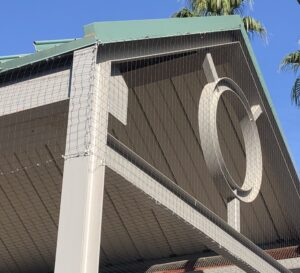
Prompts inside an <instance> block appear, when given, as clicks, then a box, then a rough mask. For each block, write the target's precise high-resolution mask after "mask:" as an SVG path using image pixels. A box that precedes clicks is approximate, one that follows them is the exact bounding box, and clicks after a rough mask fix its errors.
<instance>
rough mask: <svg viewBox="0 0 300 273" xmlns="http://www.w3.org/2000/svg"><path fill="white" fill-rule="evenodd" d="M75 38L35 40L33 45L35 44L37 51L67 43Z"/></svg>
mask: <svg viewBox="0 0 300 273" xmlns="http://www.w3.org/2000/svg"><path fill="white" fill-rule="evenodd" d="M75 40H76V39H64V40H48V41H34V42H33V45H34V48H35V51H42V50H45V49H49V48H51V47H55V46H59V45H62V44H66V43H69V42H72V41H75Z"/></svg>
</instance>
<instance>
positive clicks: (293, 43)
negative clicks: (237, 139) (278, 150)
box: [0, 0, 300, 170]
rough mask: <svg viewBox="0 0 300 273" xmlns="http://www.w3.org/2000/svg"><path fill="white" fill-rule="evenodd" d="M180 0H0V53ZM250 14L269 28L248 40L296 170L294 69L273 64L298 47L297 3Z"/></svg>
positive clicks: (299, 130)
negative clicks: (283, 69) (264, 38)
mask: <svg viewBox="0 0 300 273" xmlns="http://www.w3.org/2000/svg"><path fill="white" fill-rule="evenodd" d="M271 3H275V4H273V5H271ZM183 4H184V1H180V0H179V1H178V0H151V1H145V0H114V1H104V0H98V1H95V0H84V1H78V0H77V1H74V0H73V1H70V0H60V1H58V0H52V1H36V0H27V1H24V0H18V1H17V0H10V1H1V16H0V34H1V43H0V55H10V54H19V53H27V52H32V51H33V47H32V42H33V41H34V40H48V39H62V38H73V37H81V36H82V26H83V25H85V24H88V23H91V22H94V21H111V20H129V19H153V18H166V17H169V16H170V15H171V14H172V13H173V12H175V11H176V10H178V9H180V8H181V7H182V6H183ZM251 15H253V16H254V17H256V18H257V19H259V20H261V21H263V22H264V24H265V26H266V27H267V29H268V40H269V41H268V44H266V43H264V42H262V41H261V40H259V39H252V44H253V48H254V51H255V53H256V56H257V59H258V63H259V64H260V67H261V69H262V72H263V74H264V77H265V80H266V83H267V86H268V88H269V91H270V93H271V97H272V100H273V103H274V105H275V108H276V111H277V113H278V116H279V120H280V123H281V125H282V128H283V131H284V134H285V136H286V139H287V141H288V145H289V147H290V150H291V151H292V156H293V158H294V160H295V162H296V165H297V169H298V170H300V126H299V125H300V109H296V108H295V107H294V106H292V105H291V101H290V88H291V86H292V84H293V81H294V80H295V75H294V74H293V73H292V72H290V73H282V72H279V70H278V67H279V63H280V61H281V59H282V57H283V56H284V55H285V54H287V53H288V52H291V51H294V50H296V49H299V48H300V45H299V39H300V28H299V18H300V6H299V5H298V4H297V1H296V0H276V1H271V0H257V1H255V3H254V6H253V10H252V11H251Z"/></svg>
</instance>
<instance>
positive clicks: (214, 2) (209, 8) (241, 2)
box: [173, 0, 266, 36]
mask: <svg viewBox="0 0 300 273" xmlns="http://www.w3.org/2000/svg"><path fill="white" fill-rule="evenodd" d="M252 3H253V0H187V7H185V8H183V9H182V10H180V11H178V12H176V13H175V14H174V15H173V17H179V18H182V17H196V16H218V15H233V14H240V15H242V14H243V10H244V8H245V6H246V5H249V6H250V7H251V6H252ZM243 22H244V25H245V29H246V30H247V32H248V33H249V34H255V33H257V34H259V35H261V36H265V35H266V29H265V27H264V26H263V25H262V23H261V22H259V21H257V20H256V19H254V18H253V17H250V16H246V17H244V18H243Z"/></svg>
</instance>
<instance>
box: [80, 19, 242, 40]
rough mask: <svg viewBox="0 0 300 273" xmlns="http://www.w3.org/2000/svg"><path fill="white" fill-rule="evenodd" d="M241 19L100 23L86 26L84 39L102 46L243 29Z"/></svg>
mask: <svg viewBox="0 0 300 273" xmlns="http://www.w3.org/2000/svg"><path fill="white" fill-rule="evenodd" d="M241 26H242V21H241V18H240V17H239V16H211V17H194V18H169V19H158V20H142V21H117V22H99V23H93V24H89V25H86V26H84V36H85V37H95V38H96V39H97V40H98V41H100V42H101V43H103V44H107V43H115V42H123V41H132V40H143V39H149V38H150V39H153V38H163V37H172V36H180V35H189V34H197V33H208V32H219V31H226V30H233V29H240V28H241Z"/></svg>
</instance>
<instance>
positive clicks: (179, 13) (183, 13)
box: [172, 8, 195, 18]
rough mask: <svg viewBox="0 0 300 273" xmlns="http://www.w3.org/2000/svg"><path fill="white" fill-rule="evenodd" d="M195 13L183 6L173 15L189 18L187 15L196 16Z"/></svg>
mask: <svg viewBox="0 0 300 273" xmlns="http://www.w3.org/2000/svg"><path fill="white" fill-rule="evenodd" d="M194 16H195V14H194V13H193V12H192V11H190V10H189V9H188V8H183V9H181V10H179V11H177V12H175V13H174V14H173V15H172V17H177V18H187V17H194Z"/></svg>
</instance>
